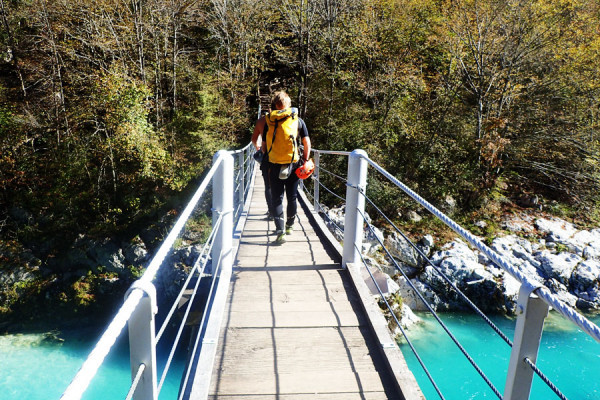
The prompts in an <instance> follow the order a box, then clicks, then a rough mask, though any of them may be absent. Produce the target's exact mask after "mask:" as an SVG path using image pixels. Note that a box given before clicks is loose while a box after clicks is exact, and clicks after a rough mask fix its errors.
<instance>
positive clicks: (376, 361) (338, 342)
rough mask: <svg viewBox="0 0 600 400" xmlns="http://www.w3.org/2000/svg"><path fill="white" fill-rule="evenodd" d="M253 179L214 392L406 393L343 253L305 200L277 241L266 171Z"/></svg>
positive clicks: (246, 395)
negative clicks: (324, 236) (328, 240)
mask: <svg viewBox="0 0 600 400" xmlns="http://www.w3.org/2000/svg"><path fill="white" fill-rule="evenodd" d="M258 174H260V172H258ZM255 182H256V187H255V189H254V194H253V196H252V203H251V207H250V210H249V213H248V218H247V220H246V224H245V228H244V231H243V233H242V235H241V238H240V243H239V250H238V253H237V257H236V259H235V263H234V266H233V271H232V276H231V283H230V286H229V293H228V297H227V303H226V304H225V310H224V315H223V318H222V324H221V330H220V334H219V340H218V343H217V344H216V354H215V363H214V367H213V371H212V376H211V378H210V383H209V386H208V387H207V388H206V389H207V391H208V398H209V399H236V400H238V399H246V400H259V399H260V400H269V399H279V400H292V399H293V400H301V399H328V400H338V399H339V400H342V399H343V400H353V399H363V400H378V399H403V398H405V396H404V395H402V394H401V393H400V389H399V384H398V382H397V377H394V373H390V372H389V363H388V364H386V360H385V357H384V352H382V351H381V342H380V339H379V340H378V339H377V338H376V336H375V335H374V334H373V329H372V326H371V325H370V324H369V320H368V318H367V316H366V315H365V312H364V307H363V305H362V304H361V299H360V296H359V293H358V292H357V291H356V289H355V287H354V285H353V283H352V281H351V278H350V274H349V273H348V271H347V270H345V269H342V268H341V266H340V263H339V261H340V260H339V254H337V253H336V252H335V251H331V250H328V249H327V247H326V246H325V245H324V244H322V241H321V238H320V237H319V235H318V234H317V232H316V231H315V227H314V226H313V225H312V224H311V221H310V218H309V217H308V216H307V215H306V214H305V212H304V210H303V208H302V207H300V206H299V207H298V214H299V221H297V222H296V225H295V230H294V232H293V234H292V235H289V236H288V237H287V242H286V243H285V244H283V245H281V246H277V245H275V244H274V243H273V242H274V240H275V237H276V236H275V235H274V229H275V226H274V223H273V221H268V220H267V219H266V211H267V208H266V204H265V200H264V194H263V190H264V188H263V185H262V177H261V176H260V175H257V177H256V180H255ZM317 231H318V230H317ZM409 374H410V373H409ZM410 375H411V377H412V374H410ZM412 379H414V378H412ZM415 386H416V382H415ZM416 391H418V392H419V393H420V391H419V390H418V387H417V388H416ZM192 393H194V391H192ZM194 397H195V396H193V395H192V397H191V398H194ZM406 398H414V397H411V396H406ZM419 398H421V397H419Z"/></svg>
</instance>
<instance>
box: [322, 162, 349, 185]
mask: <svg viewBox="0 0 600 400" xmlns="http://www.w3.org/2000/svg"><path fill="white" fill-rule="evenodd" d="M317 168H318V169H319V172H320V171H324V172H326V173H328V174H329V175H332V176H335V177H336V178H338V179H339V180H341V181H342V182H348V180H347V179H346V178H344V177H343V176H339V175H337V174H335V173H333V172H331V171H329V170H327V169H325V168H323V167H322V166H320V165H319V166H318V167H317Z"/></svg>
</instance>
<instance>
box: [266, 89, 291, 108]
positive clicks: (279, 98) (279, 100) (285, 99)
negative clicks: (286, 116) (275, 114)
mask: <svg viewBox="0 0 600 400" xmlns="http://www.w3.org/2000/svg"><path fill="white" fill-rule="evenodd" d="M291 106H292V100H291V99H290V96H289V95H288V94H287V93H286V92H284V91H283V90H281V91H279V92H275V93H273V97H272V98H271V110H279V109H285V108H289V107H291Z"/></svg>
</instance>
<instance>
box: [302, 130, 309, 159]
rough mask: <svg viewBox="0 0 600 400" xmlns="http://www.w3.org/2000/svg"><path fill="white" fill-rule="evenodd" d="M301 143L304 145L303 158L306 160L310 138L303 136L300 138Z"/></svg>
mask: <svg viewBox="0 0 600 400" xmlns="http://www.w3.org/2000/svg"><path fill="white" fill-rule="evenodd" d="M302 144H303V145H304V155H303V157H304V160H305V161H308V159H309V158H310V138H309V137H308V136H304V137H303V138H302Z"/></svg>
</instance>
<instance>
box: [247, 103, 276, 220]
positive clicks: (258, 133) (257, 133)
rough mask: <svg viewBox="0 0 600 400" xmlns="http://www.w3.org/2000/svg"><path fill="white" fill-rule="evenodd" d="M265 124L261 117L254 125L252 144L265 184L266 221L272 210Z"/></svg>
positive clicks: (270, 217) (271, 215)
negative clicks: (259, 141) (259, 140)
mask: <svg viewBox="0 0 600 400" xmlns="http://www.w3.org/2000/svg"><path fill="white" fill-rule="evenodd" d="M266 128H267V123H266V121H265V116H264V115H263V116H262V117H260V118H259V119H258V121H256V125H255V126H254V132H252V144H253V145H254V148H255V149H256V152H257V154H256V155H255V157H254V158H255V159H256V160H257V161H259V162H260V172H261V173H262V177H263V181H264V183H265V201H266V202H267V210H268V211H267V219H268V220H272V219H273V214H274V212H273V208H272V205H271V187H270V186H269V175H268V165H269V163H268V162H267V156H266V152H267V146H266V141H267V138H266V134H267V129H266ZM259 138H260V139H261V144H260V145H259V144H258V139H259Z"/></svg>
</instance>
